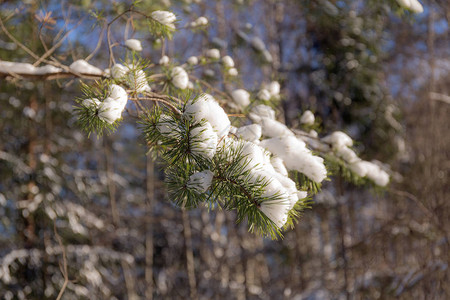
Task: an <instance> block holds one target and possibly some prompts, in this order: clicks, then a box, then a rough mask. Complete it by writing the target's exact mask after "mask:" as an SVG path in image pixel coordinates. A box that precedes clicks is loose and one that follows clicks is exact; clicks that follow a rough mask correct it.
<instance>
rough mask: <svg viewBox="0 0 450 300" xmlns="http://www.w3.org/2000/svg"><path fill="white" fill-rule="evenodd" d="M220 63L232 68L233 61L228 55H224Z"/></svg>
mask: <svg viewBox="0 0 450 300" xmlns="http://www.w3.org/2000/svg"><path fill="white" fill-rule="evenodd" d="M222 63H223V65H224V66H225V67H227V68H233V67H234V60H233V59H232V58H231V56H229V55H225V56H224V57H222Z"/></svg>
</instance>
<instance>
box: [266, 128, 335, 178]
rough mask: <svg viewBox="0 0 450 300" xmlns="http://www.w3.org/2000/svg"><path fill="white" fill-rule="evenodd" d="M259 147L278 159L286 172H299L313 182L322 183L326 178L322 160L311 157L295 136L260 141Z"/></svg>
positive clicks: (303, 144)
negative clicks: (284, 166)
mask: <svg viewBox="0 0 450 300" xmlns="http://www.w3.org/2000/svg"><path fill="white" fill-rule="evenodd" d="M260 146H261V147H264V148H266V149H267V150H269V151H270V152H272V153H273V154H275V155H277V156H278V157H280V158H281V159H282V160H283V161H284V164H285V165H286V168H287V169H288V170H296V171H299V172H301V173H303V174H305V175H306V176H307V177H308V178H310V179H311V180H313V181H315V182H322V181H323V180H324V179H325V178H326V176H327V170H326V168H325V165H324V164H323V159H322V158H321V157H318V156H315V155H312V154H311V151H310V150H309V149H307V148H306V145H305V143H304V142H303V141H301V140H299V139H298V138H296V137H295V136H285V137H276V138H271V139H267V140H262V141H261V143H260Z"/></svg>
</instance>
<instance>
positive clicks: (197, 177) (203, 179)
mask: <svg viewBox="0 0 450 300" xmlns="http://www.w3.org/2000/svg"><path fill="white" fill-rule="evenodd" d="M213 177H214V173H213V172H211V171H210V170H205V171H202V172H196V173H194V174H192V175H191V176H189V181H188V183H187V187H188V188H189V189H192V190H194V191H196V192H198V193H204V192H206V191H207V190H208V188H209V187H210V186H211V183H212V179H213Z"/></svg>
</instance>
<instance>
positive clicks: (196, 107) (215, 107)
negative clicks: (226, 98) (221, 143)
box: [184, 94, 231, 139]
mask: <svg viewBox="0 0 450 300" xmlns="http://www.w3.org/2000/svg"><path fill="white" fill-rule="evenodd" d="M184 115H185V116H186V117H188V118H190V119H193V120H194V121H195V122H196V123H200V122H201V120H203V119H205V120H206V121H208V122H209V123H210V124H211V126H212V128H213V129H214V131H215V132H216V133H217V135H218V137H219V139H222V138H223V137H224V136H226V135H228V132H229V131H230V126H231V123H230V120H229V119H228V116H227V114H226V113H225V111H224V110H223V108H222V107H220V105H219V103H217V101H216V100H215V99H214V97H213V96H211V95H209V94H202V95H201V96H200V97H199V98H197V99H195V100H190V101H189V102H188V103H187V104H186V107H185V112H184Z"/></svg>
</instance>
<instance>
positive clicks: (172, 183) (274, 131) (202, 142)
mask: <svg viewBox="0 0 450 300" xmlns="http://www.w3.org/2000/svg"><path fill="white" fill-rule="evenodd" d="M130 13H133V11H132V10H130ZM141 15H142V14H141ZM145 18H146V19H147V20H148V22H149V25H150V26H149V29H150V33H152V34H154V35H155V36H156V37H158V38H160V39H161V38H162V39H163V38H164V37H169V38H171V37H172V35H173V34H176V26H175V24H176V16H175V15H174V14H173V13H171V12H168V11H155V12H152V13H151V14H150V15H145ZM207 24H208V22H207V19H206V18H202V17H200V18H198V19H196V20H195V21H193V22H191V23H190V24H188V25H187V26H186V27H185V29H194V28H196V27H199V26H205V25H207ZM243 39H244V40H246V41H247V42H248V43H249V45H250V46H251V47H252V48H253V49H254V50H255V51H257V52H261V53H262V55H263V56H264V57H265V58H266V60H268V61H271V59H272V58H271V57H269V56H270V53H269V52H268V50H267V49H266V46H265V44H264V42H263V41H262V40H261V39H260V38H258V37H256V36H254V37H247V36H245V37H243ZM121 44H123V45H125V47H126V49H128V52H127V55H126V56H125V57H124V58H123V60H122V61H121V62H120V63H118V62H114V63H111V65H110V66H109V68H107V69H105V70H103V69H101V68H98V67H96V66H94V65H91V64H89V63H88V62H86V61H85V60H76V61H75V62H73V63H72V64H71V65H70V66H64V65H61V66H60V67H55V66H52V65H45V66H43V67H34V66H33V65H31V64H27V63H12V62H0V75H3V76H12V77H20V76H23V77H26V76H44V77H48V78H54V77H55V78H56V77H57V76H69V75H70V76H76V77H80V78H83V77H86V78H89V79H91V78H98V79H101V80H97V81H96V82H95V83H94V84H89V85H86V84H83V85H82V90H83V94H84V96H83V97H80V98H79V99H77V103H78V107H77V108H76V110H75V113H76V114H77V116H78V124H79V125H80V126H81V127H82V128H83V129H84V130H85V131H86V132H87V133H88V134H90V133H92V132H96V133H97V134H99V135H101V134H102V133H103V132H104V131H105V130H106V131H107V132H113V131H114V130H115V129H116V128H117V127H118V126H120V121H121V120H122V118H123V116H124V115H125V116H126V115H127V113H125V111H126V110H127V111H128V112H129V114H130V115H133V116H134V117H137V118H138V120H139V123H140V128H141V129H142V130H143V132H144V135H145V138H146V140H147V143H148V145H149V147H150V149H151V150H152V151H155V152H156V153H158V154H159V155H160V157H161V158H162V159H163V160H164V162H165V163H166V165H167V167H166V183H167V187H168V191H169V196H170V198H171V200H172V201H174V202H176V203H177V204H178V205H180V206H182V207H189V208H191V207H196V206H199V205H207V206H209V207H211V208H215V207H221V208H225V209H230V210H235V211H236V212H237V217H238V220H239V221H244V220H247V223H248V228H249V230H251V231H257V232H259V233H261V234H263V235H269V236H271V237H273V238H276V237H277V236H281V235H282V230H283V229H284V228H286V227H288V226H289V225H291V226H292V225H293V223H294V221H295V219H296V218H297V217H298V216H299V215H300V213H301V211H302V210H303V209H305V208H306V207H307V206H308V203H309V202H308V201H309V198H310V197H311V196H312V195H313V194H315V193H316V192H317V191H318V190H319V189H320V186H321V183H322V182H323V181H324V180H325V179H326V178H327V177H328V176H329V171H328V170H327V167H326V165H327V160H328V159H329V158H330V157H332V160H336V161H338V162H339V163H340V165H341V166H343V167H344V168H346V169H347V170H350V172H352V174H353V175H354V176H356V177H359V178H363V177H364V178H366V179H368V180H370V181H372V182H374V183H375V184H376V185H378V186H386V185H387V183H388V182H389V175H388V174H387V173H386V172H385V171H384V170H382V168H380V167H379V166H378V165H377V164H374V163H371V162H368V161H364V160H362V159H360V158H359V157H358V156H357V155H356V153H355V152H354V151H353V150H352V149H351V146H352V144H353V141H352V139H351V138H350V137H349V136H347V135H346V134H345V133H343V132H334V133H332V134H330V135H328V136H325V137H324V138H322V139H320V138H319V137H318V135H317V133H315V131H310V133H306V132H304V131H301V130H300V129H291V128H288V127H287V126H286V125H285V124H284V123H282V122H280V121H279V120H278V119H277V117H276V115H277V112H276V111H275V110H274V109H272V108H271V107H270V105H273V104H274V103H277V102H279V101H280V99H281V97H282V93H281V87H280V83H279V82H277V81H271V82H269V83H262V84H261V85H260V86H259V87H257V88H255V89H254V90H253V91H248V90H246V89H244V88H242V87H240V86H238V84H237V83H236V82H235V81H234V79H233V80H231V79H230V78H233V77H235V76H236V75H238V74H239V72H238V69H237V66H236V64H235V61H234V60H233V58H232V57H231V56H230V55H224V56H222V54H221V52H220V51H219V50H218V49H216V48H210V49H207V50H205V51H204V54H200V55H198V56H191V57H189V58H188V59H187V60H186V62H185V63H183V62H179V61H177V60H176V59H175V58H172V57H169V56H168V55H167V54H166V53H165V52H164V48H163V49H162V53H161V58H160V59H159V61H158V63H152V62H151V61H146V60H145V59H144V58H143V57H140V54H141V53H142V50H143V48H145V45H144V46H143V45H142V43H141V41H139V40H138V39H134V38H133V39H128V40H125V41H124V42H123V43H121ZM109 46H110V48H109V49H110V50H111V53H110V54H111V55H112V56H113V51H114V50H113V48H112V47H111V45H109ZM111 61H114V59H111ZM211 66H217V67H218V69H219V70H221V73H220V74H216V73H215V72H214V71H213V70H212V69H209V68H210V67H211ZM199 70H202V71H203V74H205V75H206V78H202V77H197V76H196V75H197V74H198V71H199ZM213 73H214V75H213ZM208 76H209V77H211V76H219V77H220V78H221V80H222V81H224V82H227V86H230V84H231V86H234V88H232V89H229V88H227V89H225V90H223V89H222V88H220V87H216V86H214V84H212V83H210V82H209V80H208V78H207V77H208ZM207 92H208V93H207ZM144 102H147V103H146V105H143V103H144ZM226 110H227V111H228V112H226ZM315 122H316V120H315V117H314V114H313V113H312V112H311V111H305V112H304V114H303V115H302V116H301V118H300V124H302V126H303V127H304V129H308V128H313V127H314V125H315ZM235 126H238V127H235ZM324 158H325V160H324Z"/></svg>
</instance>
